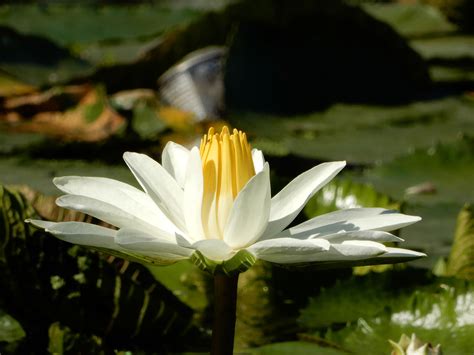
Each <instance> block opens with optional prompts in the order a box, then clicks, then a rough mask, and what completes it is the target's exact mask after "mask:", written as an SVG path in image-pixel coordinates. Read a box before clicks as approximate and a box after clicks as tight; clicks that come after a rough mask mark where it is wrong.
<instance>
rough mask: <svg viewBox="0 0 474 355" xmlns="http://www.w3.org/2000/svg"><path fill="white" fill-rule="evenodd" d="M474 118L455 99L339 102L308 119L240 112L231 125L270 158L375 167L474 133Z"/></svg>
mask: <svg viewBox="0 0 474 355" xmlns="http://www.w3.org/2000/svg"><path fill="white" fill-rule="evenodd" d="M473 114H474V103H473V102H472V101H469V100H467V99H465V98H462V97H460V98H459V97H451V98H445V99H440V100H433V101H422V102H416V103H412V104H408V105H402V106H393V107H390V106H389V107H382V106H369V105H348V104H339V105H334V106H332V107H330V108H329V109H327V110H326V111H324V112H316V113H312V114H309V115H305V116H292V117H276V116H264V117H262V116H261V115H258V116H257V115H256V114H248V113H247V114H235V115H233V116H232V117H231V121H232V122H235V124H236V125H237V126H239V128H241V129H243V130H245V131H246V132H247V133H248V134H249V136H250V137H254V136H255V137H258V139H256V140H255V143H254V146H255V147H257V148H261V149H263V150H264V152H268V153H269V154H271V153H272V151H278V152H283V153H284V152H288V153H291V154H294V155H297V156H300V157H304V158H311V159H318V160H347V161H348V162H349V163H354V164H373V163H376V162H377V163H378V162H383V161H390V160H392V159H394V158H395V157H397V156H400V155H405V154H407V153H409V152H411V151H413V150H415V149H418V148H429V147H431V146H433V145H434V144H435V143H437V142H443V143H445V142H453V141H455V140H457V139H458V138H459V135H460V134H462V133H465V134H470V133H472V134H474V121H473V120H472V115H473ZM263 139H264V141H263V142H264V144H261V143H260V142H262V140H263ZM269 142H271V143H273V145H270V144H269ZM252 143H253V142H252ZM260 144H261V145H260ZM268 147H270V149H268ZM374 147H377V148H376V149H374Z"/></svg>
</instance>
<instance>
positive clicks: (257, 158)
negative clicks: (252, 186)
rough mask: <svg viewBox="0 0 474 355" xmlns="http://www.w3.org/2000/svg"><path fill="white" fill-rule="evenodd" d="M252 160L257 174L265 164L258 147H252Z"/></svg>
mask: <svg viewBox="0 0 474 355" xmlns="http://www.w3.org/2000/svg"><path fill="white" fill-rule="evenodd" d="M252 160H253V167H254V169H255V173H256V174H258V173H259V172H261V171H262V170H263V166H264V165H265V158H264V157H263V153H262V151H261V150H259V149H252Z"/></svg>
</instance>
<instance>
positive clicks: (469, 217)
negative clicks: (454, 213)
mask: <svg viewBox="0 0 474 355" xmlns="http://www.w3.org/2000/svg"><path fill="white" fill-rule="evenodd" d="M446 269H447V270H446V271H447V274H449V275H454V276H457V277H459V278H464V279H467V280H474V216H473V210H472V206H471V205H466V206H464V207H463V209H462V210H461V212H460V213H459V215H458V219H457V225H456V233H455V235H454V243H453V246H452V248H451V253H450V255H449V259H448V263H447V268H446Z"/></svg>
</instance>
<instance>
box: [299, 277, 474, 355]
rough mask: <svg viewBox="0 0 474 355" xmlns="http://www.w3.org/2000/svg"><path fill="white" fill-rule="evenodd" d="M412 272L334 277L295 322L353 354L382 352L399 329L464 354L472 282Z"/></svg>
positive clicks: (471, 322)
mask: <svg viewBox="0 0 474 355" xmlns="http://www.w3.org/2000/svg"><path fill="white" fill-rule="evenodd" d="M413 274H414V272H413V270H407V271H404V272H397V273H389V272H386V273H383V274H370V275H368V276H365V277H353V278H352V279H349V280H347V281H343V282H339V283H338V284H337V285H336V286H335V287H333V288H331V289H327V290H323V291H322V292H321V294H320V295H319V296H317V297H315V298H313V299H312V300H311V301H310V303H309V305H308V307H307V308H306V309H304V310H303V311H302V313H301V317H300V322H301V324H302V325H303V326H304V327H307V328H308V329H310V330H311V329H312V330H313V331H316V332H315V335H318V336H320V337H321V338H323V339H325V340H327V341H329V342H332V343H336V344H338V345H339V346H341V347H343V348H345V349H350V350H351V351H353V352H354V353H355V354H365V353H366V352H365V351H367V349H371V351H373V353H380V354H382V353H387V352H388V351H389V349H390V345H389V344H388V339H398V338H400V336H401V334H402V333H405V334H412V333H415V334H416V335H417V336H418V337H419V338H421V339H423V340H425V341H430V342H431V343H432V344H438V343H441V345H442V348H443V350H444V351H446V353H448V354H467V353H469V351H470V350H471V349H472V348H474V339H473V338H472V331H473V330H474V319H473V318H472V317H471V316H470V315H471V314H472V312H473V311H474V308H473V307H474V305H473V303H472V302H471V300H472V297H473V295H474V293H473V292H474V284H473V283H472V282H470V283H469V282H466V281H462V280H458V279H448V278H441V279H434V278H430V277H426V276H423V275H422V274H419V273H418V274H417V275H416V276H415V277H413ZM427 283H429V284H428V285H426V284H427ZM420 284H425V286H420ZM341 326H343V328H342V329H341V328H340V327H341ZM327 327H331V328H332V329H341V330H327ZM317 329H319V331H318V330H317Z"/></svg>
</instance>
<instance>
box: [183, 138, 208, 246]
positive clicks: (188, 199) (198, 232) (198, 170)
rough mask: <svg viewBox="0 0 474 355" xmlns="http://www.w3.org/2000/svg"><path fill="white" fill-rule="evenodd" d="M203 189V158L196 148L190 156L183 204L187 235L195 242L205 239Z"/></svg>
mask: <svg viewBox="0 0 474 355" xmlns="http://www.w3.org/2000/svg"><path fill="white" fill-rule="evenodd" d="M203 188H204V181H203V176H202V163H201V156H200V154H199V150H198V149H197V148H196V147H194V148H193V149H192V150H191V153H190V155H189V163H188V167H187V171H186V181H185V184H184V203H183V213H184V218H185V220H186V227H187V232H188V233H187V235H188V236H189V238H190V239H191V240H194V241H196V240H200V239H204V231H203V227H202V218H201V210H202V194H203Z"/></svg>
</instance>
